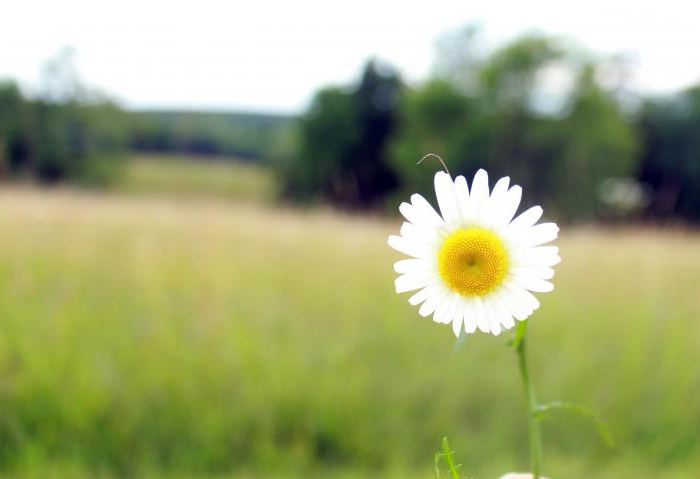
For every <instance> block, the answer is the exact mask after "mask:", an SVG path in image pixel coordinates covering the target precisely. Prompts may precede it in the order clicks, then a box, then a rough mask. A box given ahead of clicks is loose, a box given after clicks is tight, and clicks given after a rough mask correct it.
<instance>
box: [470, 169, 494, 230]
mask: <svg viewBox="0 0 700 479" xmlns="http://www.w3.org/2000/svg"><path fill="white" fill-rule="evenodd" d="M469 199H470V201H471V203H472V205H473V210H472V212H473V213H472V214H473V216H472V217H470V218H468V220H477V221H479V220H482V219H485V218H484V216H485V215H486V212H485V210H486V209H487V208H488V201H489V177H488V174H487V173H486V171H484V170H479V171H477V172H476V175H474V181H473V182H472V187H471V192H470V194H469Z"/></svg>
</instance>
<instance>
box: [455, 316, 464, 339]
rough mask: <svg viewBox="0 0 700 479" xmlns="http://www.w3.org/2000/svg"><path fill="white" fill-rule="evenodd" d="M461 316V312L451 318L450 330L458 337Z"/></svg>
mask: <svg viewBox="0 0 700 479" xmlns="http://www.w3.org/2000/svg"><path fill="white" fill-rule="evenodd" d="M463 320H464V319H463V317H462V315H461V314H458V315H457V316H455V318H454V319H453V320H452V332H454V333H455V336H457V337H459V333H461V332H462V321H463Z"/></svg>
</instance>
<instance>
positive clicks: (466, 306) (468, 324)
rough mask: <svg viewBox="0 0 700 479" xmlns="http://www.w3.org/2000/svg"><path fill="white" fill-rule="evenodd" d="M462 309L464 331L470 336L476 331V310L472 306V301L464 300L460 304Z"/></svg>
mask: <svg viewBox="0 0 700 479" xmlns="http://www.w3.org/2000/svg"><path fill="white" fill-rule="evenodd" d="M462 309H463V310H464V331H465V332H467V334H472V333H473V332H474V331H476V309H475V306H474V300H471V299H469V300H466V301H464V303H463V304H462Z"/></svg>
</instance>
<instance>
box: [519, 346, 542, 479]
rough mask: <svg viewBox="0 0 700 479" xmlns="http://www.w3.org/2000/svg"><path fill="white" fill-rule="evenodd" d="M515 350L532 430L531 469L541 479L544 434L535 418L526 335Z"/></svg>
mask: <svg viewBox="0 0 700 479" xmlns="http://www.w3.org/2000/svg"><path fill="white" fill-rule="evenodd" d="M515 350H516V352H517V353H518V364H519V366H520V377H521V378H522V380H523V386H524V387H525V395H526V396H527V408H528V424H529V428H530V469H531V471H532V476H533V479H540V464H541V462H542V432H541V430H540V421H539V419H537V417H536V416H535V412H536V408H537V394H536V393H535V387H534V386H533V385H532V382H531V381H530V373H529V371H528V367H527V354H526V350H525V336H524V335H523V337H522V339H521V340H520V342H519V343H518V346H517V347H516V349H515Z"/></svg>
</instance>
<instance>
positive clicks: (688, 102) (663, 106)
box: [639, 85, 700, 221]
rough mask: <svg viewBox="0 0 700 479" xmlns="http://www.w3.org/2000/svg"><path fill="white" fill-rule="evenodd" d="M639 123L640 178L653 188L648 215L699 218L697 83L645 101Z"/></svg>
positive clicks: (699, 105) (699, 104) (699, 99)
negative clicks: (669, 96)
mask: <svg viewBox="0 0 700 479" xmlns="http://www.w3.org/2000/svg"><path fill="white" fill-rule="evenodd" d="M639 125H640V131H641V137H642V147H643V148H642V155H641V165H640V168H639V178H640V179H641V181H643V182H645V183H647V184H649V185H650V186H651V187H652V190H653V196H652V201H651V205H650V208H649V214H650V215H651V216H652V217H655V218H664V217H670V216H677V217H683V218H686V219H690V220H693V221H698V220H700V85H698V86H695V87H693V88H690V89H688V90H686V91H685V92H682V93H681V94H679V95H676V96H673V97H671V98H666V99H656V100H648V101H647V102H646V103H645V105H644V107H643V109H642V112H641V114H640V121H639Z"/></svg>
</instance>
